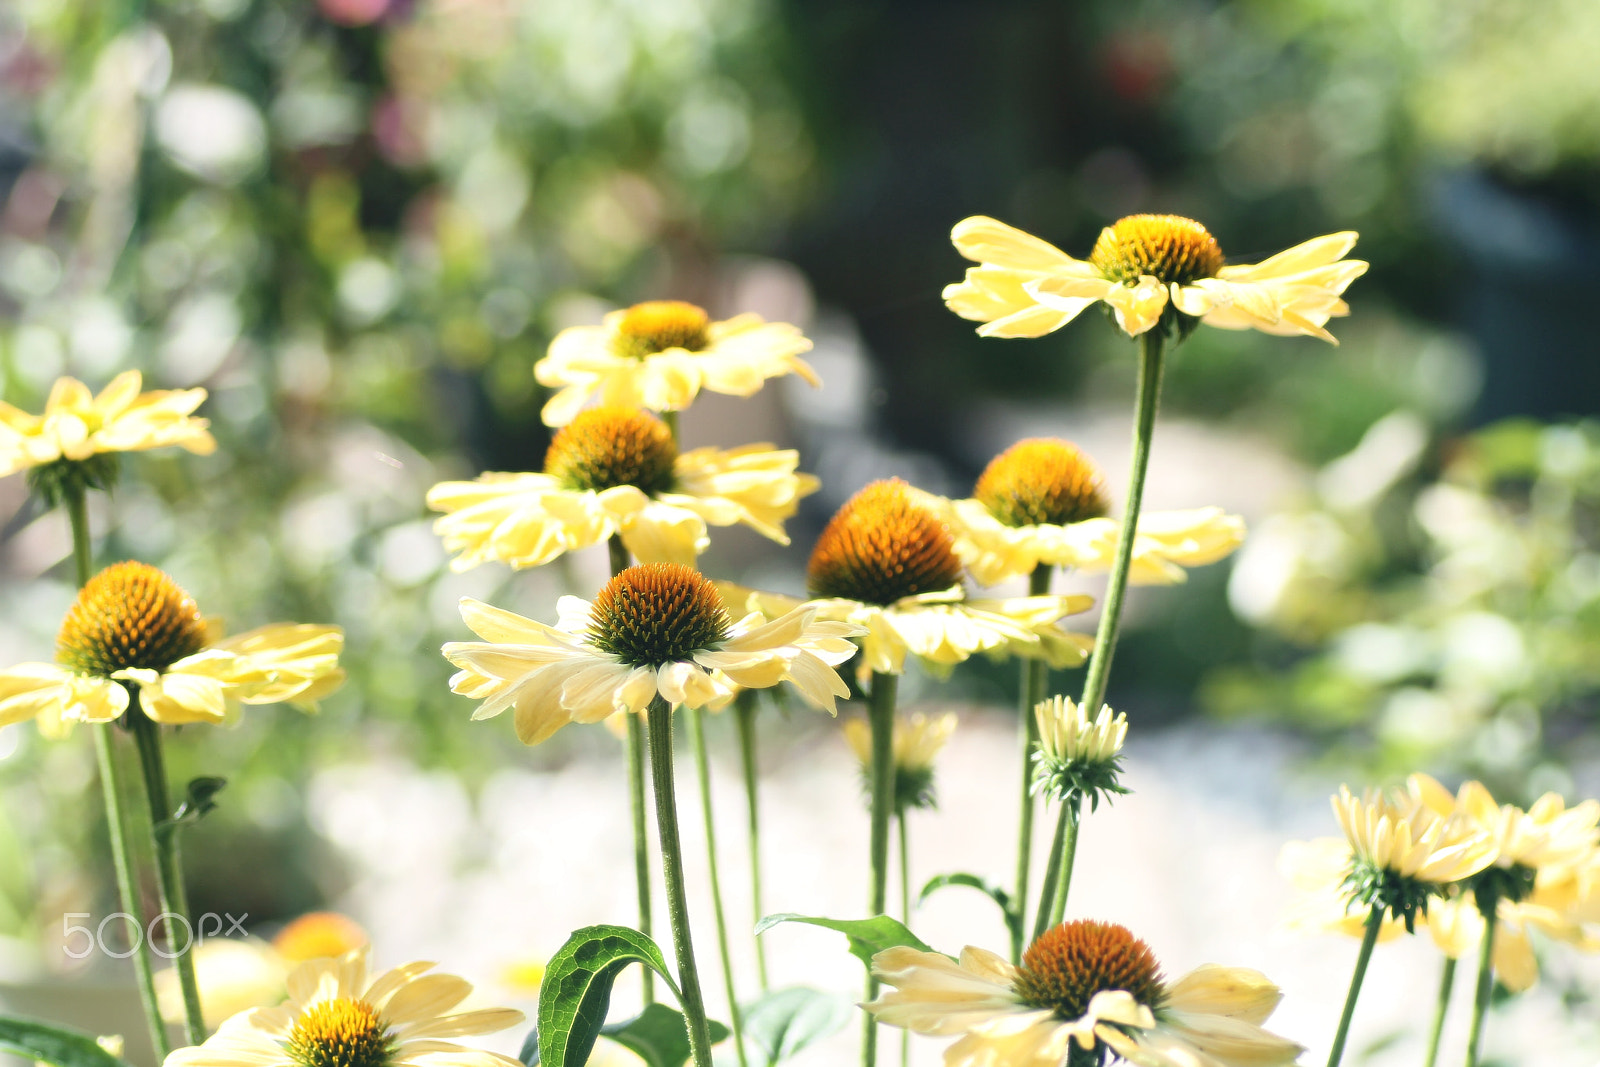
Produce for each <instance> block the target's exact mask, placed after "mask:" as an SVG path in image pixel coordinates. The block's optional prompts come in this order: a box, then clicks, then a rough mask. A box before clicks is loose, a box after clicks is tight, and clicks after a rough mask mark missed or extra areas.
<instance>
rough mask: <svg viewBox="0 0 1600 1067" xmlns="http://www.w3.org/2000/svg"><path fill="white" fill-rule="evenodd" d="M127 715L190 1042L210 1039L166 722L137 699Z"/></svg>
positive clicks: (161, 901) (168, 938)
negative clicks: (171, 791) (170, 787)
mask: <svg viewBox="0 0 1600 1067" xmlns="http://www.w3.org/2000/svg"><path fill="white" fill-rule="evenodd" d="M135 700H137V698H135ZM126 716H127V718H128V721H129V723H130V725H131V726H132V730H133V742H134V746H135V747H136V748H137V749H138V750H139V767H140V769H141V770H142V771H143V772H144V789H145V796H146V799H147V800H148V801H149V803H150V848H151V850H152V852H153V853H154V855H155V857H156V894H157V899H158V900H159V901H160V903H161V914H162V918H163V922H164V925H165V927H166V931H167V951H169V952H173V953H176V955H177V958H176V959H174V960H173V961H172V963H173V967H174V968H176V970H177V972H178V987H179V988H180V989H181V990H182V991H183V1016H184V1035H185V1037H187V1038H188V1041H189V1044H191V1045H198V1044H200V1043H201V1042H203V1041H205V1039H206V1024H205V1021H204V1018H203V1016H202V1015H201V1013H200V985H199V983H198V982H197V981H196V980H195V975H194V951H193V950H194V940H195V935H194V924H193V923H192V922H191V921H190V919H189V894H188V892H187V890H186V889H185V888H184V884H183V859H182V857H181V855H180V854H179V851H178V829H177V827H176V826H173V825H171V823H170V821H169V820H171V818H172V802H171V800H170V799H169V798H168V794H167V769H166V760H165V758H164V757H163V755H162V752H161V727H160V726H158V725H156V724H155V723H154V722H152V721H151V720H150V718H149V717H148V716H146V715H145V713H144V712H143V711H142V710H141V709H140V708H139V706H138V704H137V703H133V704H130V705H129V707H128V710H127V712H126ZM180 923H181V925H182V940H181V941H180V939H179V933H180V932H179V925H180ZM180 944H182V946H183V947H182V948H181V949H180V948H179V947H178V946H179V945H180Z"/></svg>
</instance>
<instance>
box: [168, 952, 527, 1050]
mask: <svg viewBox="0 0 1600 1067" xmlns="http://www.w3.org/2000/svg"><path fill="white" fill-rule="evenodd" d="M367 954H368V950H367V949H365V948H359V949H356V950H355V951H353V952H350V953H348V954H347V955H345V956H342V957H338V958H334V959H315V960H308V961H307V962H305V963H302V964H300V965H299V966H298V967H296V968H295V969H294V970H293V971H292V972H291V973H290V974H289V977H288V981H287V988H288V993H289V999H288V1000H287V1001H286V1002H285V1003H284V1004H282V1005H280V1006H278V1007H271V1008H255V1009H252V1010H250V1011H245V1012H241V1013H240V1014H238V1015H234V1016H233V1017H231V1018H229V1019H228V1020H227V1021H226V1022H224V1023H223V1024H222V1026H221V1028H220V1029H219V1030H218V1031H217V1032H216V1033H215V1034H213V1035H211V1037H210V1038H209V1039H207V1040H206V1042H205V1043H204V1044H202V1045H195V1046H192V1047H189V1048H181V1049H178V1050H176V1051H174V1052H172V1053H171V1054H169V1055H168V1056H167V1059H166V1064H165V1067H220V1065H222V1064H229V1065H231V1067H330V1065H333V1064H337V1065H339V1067H518V1064H517V1061H516V1060H514V1059H511V1058H510V1057H508V1056H502V1055H500V1054H499V1053H495V1052H485V1051H483V1050H482V1049H475V1048H468V1047H467V1046H465V1045H458V1044H456V1043H454V1042H453V1041H446V1040H443V1039H444V1038H455V1037H470V1036H474V1035H481V1034H492V1033H496V1032H498V1031H500V1030H504V1029H506V1028H507V1027H511V1026H516V1025H517V1024H518V1023H520V1022H522V1021H523V1019H524V1016H523V1014H522V1012H520V1011H517V1010H515V1009H513V1008H479V1009H476V1010H473V1011H461V1012H455V1013H454V1014H451V1012H452V1010H453V1009H454V1008H455V1007H457V1006H458V1005H459V1004H460V1003H461V1002H462V1001H463V1000H465V999H466V998H467V997H468V996H469V995H470V994H471V993H472V986H471V985H470V984H468V983H467V982H466V981H464V980H462V979H460V978H457V977H455V976H454V975H448V974H428V973H427V972H428V971H430V970H432V969H433V964H431V963H408V964H406V965H405V966H403V967H396V968H395V969H393V970H391V971H387V972H385V973H384V974H381V975H378V976H376V977H373V976H371V974H370V973H369V971H368V967H367Z"/></svg>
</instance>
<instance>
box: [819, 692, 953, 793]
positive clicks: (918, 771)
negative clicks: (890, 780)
mask: <svg viewBox="0 0 1600 1067" xmlns="http://www.w3.org/2000/svg"><path fill="white" fill-rule="evenodd" d="M955 728H956V716H955V713H954V712H945V713H944V714H943V715H934V716H929V715H925V714H924V713H922V712H920V711H914V712H911V713H910V714H905V715H896V716H895V718H894V732H893V734H892V735H891V737H892V740H891V741H890V751H891V757H892V758H893V760H894V793H895V796H894V810H895V812H896V813H898V814H904V813H905V812H907V811H909V810H911V809H913V808H933V807H937V806H938V799H937V794H936V793H935V792H934V788H933V761H934V758H935V757H936V756H938V755H939V752H940V750H941V749H943V748H944V746H945V742H947V741H949V740H950V735H951V734H952V733H954V732H955ZM844 739H845V740H846V741H847V742H849V744H850V749H851V751H852V752H854V753H855V755H856V760H857V761H858V762H859V763H860V764H861V774H862V778H863V781H864V782H868V783H870V776H871V773H872V727H871V725H870V724H869V723H868V722H867V720H866V719H847V720H845V723H844Z"/></svg>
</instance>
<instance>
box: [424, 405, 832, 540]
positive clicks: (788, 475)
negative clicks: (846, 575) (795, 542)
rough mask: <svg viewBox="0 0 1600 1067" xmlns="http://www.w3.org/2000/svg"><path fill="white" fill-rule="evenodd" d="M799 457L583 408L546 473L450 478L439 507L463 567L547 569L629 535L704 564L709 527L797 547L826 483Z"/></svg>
mask: <svg viewBox="0 0 1600 1067" xmlns="http://www.w3.org/2000/svg"><path fill="white" fill-rule="evenodd" d="M799 462H800V456H799V453H797V452H795V451H794V450H792V449H783V450H775V449H774V448H773V447H772V446H771V445H769V444H755V445H747V446H745V447H743V448H736V449H733V450H731V451H725V450H723V449H718V448H697V449H694V450H693V451H690V452H685V453H682V454H679V452H678V448H677V445H676V444H674V443H673V440H672V433H671V431H670V430H668V429H667V427H666V426H665V425H664V424H663V423H662V422H661V420H659V419H657V418H655V417H653V416H651V415H649V414H647V413H645V412H643V411H640V410H638V409H634V408H593V409H590V410H588V411H583V412H580V413H579V414H578V415H577V417H576V418H574V419H573V420H572V422H570V423H569V424H567V425H566V426H564V427H563V428H562V429H561V430H560V431H559V432H558V433H557V434H556V435H555V439H554V440H553V441H552V442H551V444H550V450H549V452H548V453H547V454H546V456H545V464H544V468H545V469H544V471H543V473H540V474H505V473H489V474H482V475H479V476H478V478H477V479H476V480H475V481H471V482H441V483H440V484H438V485H435V486H434V487H433V488H432V489H430V490H428V506H429V507H430V508H432V509H434V510H435V511H443V512H446V513H447V514H445V516H444V517H443V518H440V519H438V520H437V521H436V522H435V523H434V526H433V528H434V531H435V532H436V533H438V534H439V536H440V537H441V538H443V540H444V544H445V547H446V548H447V549H449V550H450V551H451V552H454V553H457V555H456V557H455V559H454V560H452V561H451V567H452V568H453V569H455V570H458V571H462V570H467V569H468V568H471V567H475V566H477V565H478V564H480V563H484V562H488V561H491V560H492V561H496V562H500V563H506V564H509V565H510V566H512V567H516V568H519V569H520V568H523V567H537V566H540V565H542V564H545V563H549V562H550V561H551V560H553V559H555V558H556V557H558V556H560V555H561V554H562V553H563V552H570V551H573V550H575V549H579V548H585V547H587V546H589V545H593V544H597V543H599V542H601V541H604V540H605V539H607V538H608V537H611V536H612V535H613V534H621V535H622V542H623V544H624V545H625V546H627V549H628V551H629V552H631V553H632V554H633V556H634V558H635V559H637V560H639V562H641V563H685V564H692V563H693V562H694V561H695V558H696V557H697V556H698V555H699V554H700V553H702V552H704V551H705V550H706V549H707V548H708V547H709V546H710V544H711V538H710V536H709V535H708V534H707V531H706V527H707V525H708V524H709V525H712V526H732V525H734V524H735V523H738V524H742V525H745V526H748V527H750V528H751V529H752V530H755V531H756V532H757V533H760V534H762V535H763V536H765V537H770V538H771V539H772V540H774V541H777V542H778V543H779V544H784V545H786V544H788V543H789V536H788V534H786V533H784V529H783V523H784V520H786V519H788V518H789V517H790V516H792V515H793V514H794V513H795V510H796V509H797V508H798V506H799V502H800V500H801V498H802V497H805V496H807V495H809V494H811V493H814V492H816V491H817V486H818V482H817V479H816V478H815V477H814V476H812V475H810V474H798V473H796V472H795V468H796V467H797V466H798V465H799Z"/></svg>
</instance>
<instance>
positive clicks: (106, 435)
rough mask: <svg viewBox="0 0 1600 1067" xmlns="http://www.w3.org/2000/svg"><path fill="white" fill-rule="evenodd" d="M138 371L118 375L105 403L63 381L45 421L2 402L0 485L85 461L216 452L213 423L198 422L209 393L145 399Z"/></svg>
mask: <svg viewBox="0 0 1600 1067" xmlns="http://www.w3.org/2000/svg"><path fill="white" fill-rule="evenodd" d="M141 381H142V379H141V378H140V376H139V372H138V371H134V370H130V371H125V372H123V373H122V374H119V375H117V376H116V377H115V378H113V379H112V380H111V384H109V385H107V386H106V387H105V388H104V389H103V390H101V391H100V394H99V395H98V396H96V395H94V394H93V393H91V392H89V388H88V387H87V386H86V385H84V384H83V383H82V382H80V381H78V380H77V379H75V378H58V379H57V380H56V384H55V386H54V387H53V388H52V389H51V390H50V398H49V399H48V400H47V401H45V406H44V414H43V415H29V414H28V413H27V412H25V411H22V410H20V409H18V408H15V407H12V406H11V405H10V404H7V403H4V402H0V477H4V476H5V475H7V474H15V473H16V472H17V471H20V470H26V469H27V468H30V467H38V466H42V465H44V464H47V463H53V462H55V461H57V460H62V459H65V460H75V461H82V460H86V459H88V458H90V457H91V456H95V455H99V454H102V453H109V452H142V451H144V450H145V449H150V448H161V447H162V446H164V445H178V446H179V447H181V448H186V449H188V450H189V451H190V452H194V453H196V454H198V455H202V456H207V455H210V454H211V453H212V452H214V451H216V448H217V442H216V441H215V440H213V439H212V437H211V434H210V433H209V432H208V431H207V429H206V427H207V426H208V425H209V423H208V422H207V421H206V420H205V419H197V418H194V417H193V414H192V413H193V412H194V409H195V408H197V407H199V406H200V404H201V402H202V401H203V400H205V398H206V391H205V390H204V389H173V390H160V391H156V392H151V393H141V392H140V391H139V387H140V384H141Z"/></svg>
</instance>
